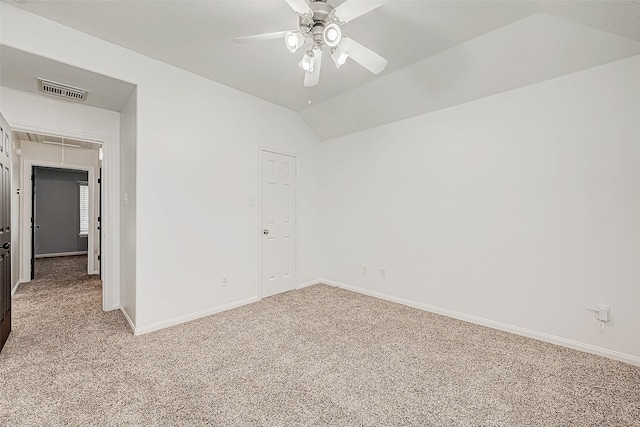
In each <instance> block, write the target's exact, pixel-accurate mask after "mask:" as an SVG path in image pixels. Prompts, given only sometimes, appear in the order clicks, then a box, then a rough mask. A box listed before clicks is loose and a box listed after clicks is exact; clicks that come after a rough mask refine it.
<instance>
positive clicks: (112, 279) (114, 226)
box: [10, 122, 120, 311]
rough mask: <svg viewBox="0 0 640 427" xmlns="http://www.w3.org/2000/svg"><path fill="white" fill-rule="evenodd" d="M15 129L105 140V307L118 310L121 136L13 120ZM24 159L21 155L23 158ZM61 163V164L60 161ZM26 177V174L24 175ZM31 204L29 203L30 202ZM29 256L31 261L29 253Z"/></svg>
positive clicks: (22, 256)
mask: <svg viewBox="0 0 640 427" xmlns="http://www.w3.org/2000/svg"><path fill="white" fill-rule="evenodd" d="M10 126H11V128H12V130H13V131H22V132H32V133H40V134H43V135H53V136H58V137H62V138H68V139H77V140H82V141H90V142H95V143H98V144H102V150H103V157H102V169H103V174H102V224H101V230H100V232H101V233H102V245H103V246H102V249H103V251H102V252H103V253H102V254H101V257H100V258H101V260H100V262H101V266H102V272H103V274H102V309H103V310H104V311H110V310H117V309H119V308H120V288H119V271H120V236H119V233H118V226H119V222H120V221H119V218H120V217H119V215H118V212H119V210H120V203H119V202H120V185H119V182H120V180H119V165H120V161H119V157H120V148H119V146H118V144H117V140H115V141H114V140H113V139H112V138H111V137H110V136H105V135H97V134H89V133H80V132H77V131H74V130H65V129H52V128H47V127H43V126H41V125H39V124H36V123H25V122H14V123H10ZM23 160H24V159H21V162H22V161H23ZM58 166H59V165H58ZM21 167H23V165H22V164H21ZM20 178H21V179H24V174H21V175H20ZM25 183H26V184H28V181H26V182H21V183H19V184H17V185H20V187H19V188H23V189H24V185H25ZM22 199H23V200H22V201H21V202H20V204H21V209H22V210H21V212H20V214H21V216H24V215H25V211H24V206H25V204H24V199H25V198H24V197H22ZM27 208H28V206H27ZM24 224H25V221H23V220H22V218H20V227H19V229H20V233H21V246H23V245H22V240H23V239H24V235H25V233H27V232H28V229H26V230H25V228H24ZM26 256H27V263H28V262H29V261H28V256H29V254H28V253H27V254H26ZM24 259H25V249H24V248H22V247H21V248H20V263H19V265H20V268H19V273H20V283H22V282H28V281H29V279H28V278H27V277H26V276H25V272H26V271H28V269H27V270H25V267H24V264H25V260H24Z"/></svg>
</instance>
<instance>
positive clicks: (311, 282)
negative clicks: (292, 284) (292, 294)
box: [296, 280, 321, 289]
mask: <svg viewBox="0 0 640 427" xmlns="http://www.w3.org/2000/svg"><path fill="white" fill-rule="evenodd" d="M319 283H321V282H319V281H317V280H312V281H310V282H305V283H300V284H299V285H298V287H297V288H296V289H302V288H306V287H309V286H313V285H317V284H319Z"/></svg>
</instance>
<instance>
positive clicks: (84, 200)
mask: <svg viewBox="0 0 640 427" xmlns="http://www.w3.org/2000/svg"><path fill="white" fill-rule="evenodd" d="M79 184H80V186H79V187H80V234H81V235H82V234H89V185H88V184H87V183H86V182H81V183H79Z"/></svg>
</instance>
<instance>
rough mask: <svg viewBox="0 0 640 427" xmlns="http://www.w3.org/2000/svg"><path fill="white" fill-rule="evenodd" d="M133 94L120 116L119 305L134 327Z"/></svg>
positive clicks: (134, 179) (134, 158)
mask: <svg viewBox="0 0 640 427" xmlns="http://www.w3.org/2000/svg"><path fill="white" fill-rule="evenodd" d="M136 99H137V93H136V91H134V92H133V93H132V94H131V96H130V97H129V100H128V101H127V103H126V105H125V106H124V108H123V109H122V111H121V112H120V194H122V197H123V199H124V195H125V194H126V196H127V201H126V203H125V202H124V201H123V203H121V204H120V213H119V215H120V229H119V233H120V242H122V245H121V247H120V305H121V307H122V310H123V311H124V313H125V314H126V315H127V317H128V321H129V322H131V324H132V327H134V328H135V324H136V199H137V197H136V140H137V129H136V114H137V105H136Z"/></svg>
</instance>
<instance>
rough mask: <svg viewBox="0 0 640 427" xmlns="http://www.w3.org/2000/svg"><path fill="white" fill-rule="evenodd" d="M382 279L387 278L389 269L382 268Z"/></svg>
mask: <svg viewBox="0 0 640 427" xmlns="http://www.w3.org/2000/svg"><path fill="white" fill-rule="evenodd" d="M380 277H387V269H386V268H381V269H380Z"/></svg>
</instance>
